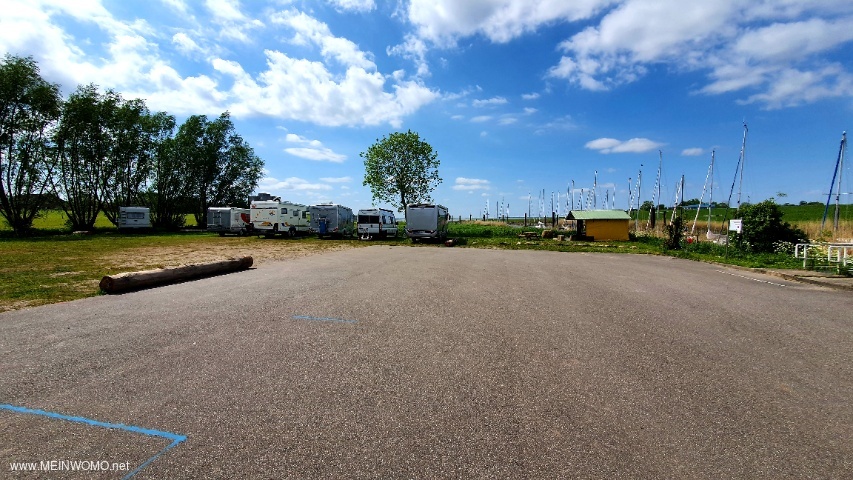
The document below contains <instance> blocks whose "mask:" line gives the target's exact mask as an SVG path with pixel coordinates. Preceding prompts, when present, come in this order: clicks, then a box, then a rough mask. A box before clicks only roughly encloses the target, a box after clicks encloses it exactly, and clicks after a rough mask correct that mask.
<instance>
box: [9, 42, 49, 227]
mask: <svg viewBox="0 0 853 480" xmlns="http://www.w3.org/2000/svg"><path fill="white" fill-rule="evenodd" d="M61 104H62V99H61V97H60V95H59V86H58V85H55V84H51V83H48V82H47V81H45V80H44V79H43V78H41V75H40V74H39V68H38V65H37V64H36V62H35V61H34V60H33V59H32V57H26V58H22V57H17V56H13V55H10V54H6V56H5V57H4V58H3V61H2V63H0V215H2V216H3V218H5V219H6V222H7V223H8V224H9V225H10V226H11V227H12V230H13V231H14V233H15V234H16V235H25V234H26V233H28V232H29V231H30V230H31V229H32V226H33V220H34V219H35V218H36V216H37V215H38V214H39V211H40V210H41V209H42V208H44V207H46V206H47V204H46V202H49V201H51V200H52V199H54V198H55V197H53V196H52V195H51V194H50V187H51V176H52V174H53V169H54V165H55V157H54V155H53V152H52V151H51V143H50V136H51V129H52V128H53V127H54V125H55V122H56V120H57V119H58V118H59V113H60V105H61Z"/></svg>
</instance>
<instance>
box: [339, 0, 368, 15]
mask: <svg viewBox="0 0 853 480" xmlns="http://www.w3.org/2000/svg"><path fill="white" fill-rule="evenodd" d="M327 1H328V2H329V3H331V4H332V5H334V6H335V8H336V9H337V10H339V11H351V12H359V13H366V12H370V11H372V10H373V9H375V8H376V3H374V1H373V0H327Z"/></svg>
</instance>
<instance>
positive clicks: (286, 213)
mask: <svg viewBox="0 0 853 480" xmlns="http://www.w3.org/2000/svg"><path fill="white" fill-rule="evenodd" d="M249 212H250V219H251V225H252V230H253V231H254V232H255V233H257V234H258V235H264V236H266V237H272V236H275V235H285V236H288V237H295V236H297V235H307V234H308V207H307V206H305V205H301V204H298V203H291V202H287V201H285V202H282V201H280V200H269V201H256V202H252V204H251V205H250V207H249Z"/></svg>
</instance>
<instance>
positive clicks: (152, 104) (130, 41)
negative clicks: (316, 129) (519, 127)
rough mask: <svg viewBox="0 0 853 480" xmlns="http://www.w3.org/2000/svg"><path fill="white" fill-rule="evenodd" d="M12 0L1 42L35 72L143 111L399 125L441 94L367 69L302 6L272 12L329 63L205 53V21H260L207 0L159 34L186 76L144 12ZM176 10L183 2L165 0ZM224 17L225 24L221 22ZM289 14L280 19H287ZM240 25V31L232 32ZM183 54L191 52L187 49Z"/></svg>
mask: <svg viewBox="0 0 853 480" xmlns="http://www.w3.org/2000/svg"><path fill="white" fill-rule="evenodd" d="M9 1H10V2H12V4H11V5H8V6H7V8H6V9H5V11H4V15H3V16H0V32H4V33H3V34H0V50H3V51H8V52H29V54H31V55H33V57H34V58H35V59H36V61H38V62H39V66H40V67H41V71H42V75H43V76H44V77H45V78H46V79H48V80H50V81H52V82H57V83H59V84H60V85H63V86H64V88H65V89H71V88H74V86H75V85H80V84H87V83H90V82H95V83H97V84H98V85H100V86H101V88H103V89H107V88H112V89H115V90H117V91H119V92H121V93H122V96H124V97H125V98H142V99H145V101H146V103H147V104H148V106H149V108H151V109H152V110H155V111H157V110H165V111H168V112H169V113H171V114H174V115H178V116H180V115H188V114H211V115H212V114H216V115H218V114H219V113H221V112H223V111H225V110H228V111H230V112H231V113H232V115H234V116H238V117H242V118H248V117H253V116H270V117H276V118H278V119H281V120H295V121H299V122H307V123H314V124H318V125H324V126H341V125H347V126H360V125H380V124H386V123H387V124H389V125H391V126H392V127H395V128H399V127H400V126H401V125H402V122H403V119H404V118H405V117H406V116H408V115H411V114H412V113H414V112H416V111H417V110H419V109H420V108H421V107H423V106H424V105H426V104H428V103H430V102H432V101H434V100H436V99H438V98H440V93H439V92H437V91H433V90H432V89H430V88H428V87H426V86H424V85H423V84H422V83H420V82H417V81H403V80H402V79H401V78H400V77H390V76H385V75H383V74H382V73H380V72H378V71H376V66H375V65H374V64H373V62H372V60H371V55H369V54H367V53H365V52H362V51H360V50H359V49H358V47H357V46H356V45H355V44H353V43H352V42H350V41H349V40H346V39H342V38H339V37H334V36H333V35H331V33H330V32H329V30H328V27H327V26H326V25H325V24H323V23H320V22H317V21H316V20H313V19H311V18H310V17H306V16H304V15H296V14H293V13H292V12H290V13H288V12H285V13H284V14H282V15H281V18H279V20H282V21H284V22H285V23H284V24H282V23H279V24H277V25H283V26H285V27H287V28H293V30H292V31H294V32H297V33H298V34H300V35H302V38H304V39H305V40H306V42H309V43H310V44H311V45H317V46H318V47H319V50H320V53H322V55H324V56H325V57H327V58H329V59H334V62H333V63H334V64H335V65H334V68H333V67H332V66H329V65H326V64H324V63H322V62H319V61H312V60H308V59H301V58H294V57H291V56H288V55H287V54H285V53H282V52H279V51H276V50H264V51H263V54H264V56H265V58H266V65H265V67H262V68H260V69H254V70H252V71H251V73H250V72H248V71H246V68H247V67H244V64H243V63H242V60H241V59H239V58H233V57H229V56H226V55H225V53H227V52H228V50H227V43H222V44H221V45H219V46H217V47H215V48H216V51H218V52H220V53H218V54H217V55H218V56H216V55H212V54H211V53H209V51H208V47H206V46H205V44H204V43H202V42H203V41H205V39H207V38H216V36H217V34H216V33H214V30H216V31H219V30H229V28H230V27H228V25H232V24H233V26H234V29H233V31H234V32H235V33H234V35H236V37H240V38H238V40H239V41H246V38H245V32H248V29H255V28H263V24H262V23H261V22H258V21H256V20H253V19H252V18H250V17H248V16H247V15H246V14H244V13H243V12H242V11H241V10H240V7H239V4H238V3H236V2H232V1H221V0H219V1H213V0H211V1H210V2H208V3H207V4H206V8H207V9H209V10H211V12H212V13H213V14H215V18H214V20H213V21H211V22H208V23H207V24H204V25H202V26H199V27H198V28H200V30H199V31H197V32H196V31H192V32H191V31H189V30H182V31H177V32H176V33H174V34H172V36H171V37H166V41H167V42H170V43H171V44H172V45H174V48H175V49H176V50H178V51H180V52H182V53H183V54H191V53H192V52H196V54H195V58H197V59H198V58H203V59H205V60H204V61H206V62H208V65H209V69H208V70H207V71H204V70H202V71H200V72H199V73H196V74H194V75H191V76H187V75H186V74H185V73H183V72H181V71H179V70H178V69H179V68H180V67H179V66H178V65H179V64H178V63H173V62H172V61H171V60H167V58H166V57H161V49H160V48H158V42H160V41H163V38H160V37H159V36H158V34H157V33H156V32H155V31H153V29H152V28H151V27H150V26H149V25H148V24H147V23H145V22H144V21H139V20H134V21H132V22H122V21H120V20H118V19H116V18H114V17H113V16H112V15H111V14H110V13H109V12H108V11H106V10H105V9H104V8H103V7H102V6H101V5H100V4H98V3H95V2H90V3H85V2H84V3H80V2H68V3H66V2H58V3H51V4H50V6H45V5H43V4H40V3H38V0H9ZM169 5H170V6H171V7H173V8H175V9H181V8H186V7H187V5H186V4H185V3H179V2H170V3H169ZM68 18H73V19H75V20H76V21H78V22H81V23H87V24H88V25H89V26H91V27H92V28H93V29H95V30H96V31H97V33H98V34H100V35H101V36H103V37H104V39H103V41H101V42H100V43H98V44H91V43H89V42H88V41H86V40H85V39H77V38H75V37H73V36H72V35H71V34H70V33H69V32H68V31H66V30H65V29H64V28H63V24H64V23H65V22H67V20H68ZM229 22H230V23H229ZM288 22H289V23H288ZM240 32H243V33H240ZM191 56H192V55H191Z"/></svg>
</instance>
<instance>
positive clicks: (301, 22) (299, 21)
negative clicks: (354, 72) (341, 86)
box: [270, 10, 376, 70]
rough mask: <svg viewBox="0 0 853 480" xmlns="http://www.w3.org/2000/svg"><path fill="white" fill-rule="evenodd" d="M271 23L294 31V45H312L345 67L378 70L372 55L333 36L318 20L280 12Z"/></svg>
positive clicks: (324, 55)
mask: <svg viewBox="0 0 853 480" xmlns="http://www.w3.org/2000/svg"><path fill="white" fill-rule="evenodd" d="M270 21H271V22H272V23H274V24H276V25H283V26H286V27H290V28H291V29H293V30H294V32H295V36H294V43H297V44H306V43H310V44H313V45H316V46H318V47H320V53H321V54H322V55H323V57H325V58H334V59H335V60H337V61H339V62H340V63H341V64H343V65H345V66H348V67H349V66H355V67H359V68H361V69H365V70H374V69H376V64H375V63H373V60H372V59H371V58H370V57H371V55H368V54H366V53H365V52H362V51H361V50H360V49H359V48H358V45H356V44H355V43H353V42H352V41H350V40H347V39H346V38H342V37H336V36H334V35H332V32H331V30H329V26H328V25H326V24H325V23H323V22H320V21H318V20H317V19H315V18H313V17H311V16H309V15H307V14H305V13H304V12H298V11H296V10H287V11H283V12H278V13H275V14H273V15H271V16H270Z"/></svg>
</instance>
